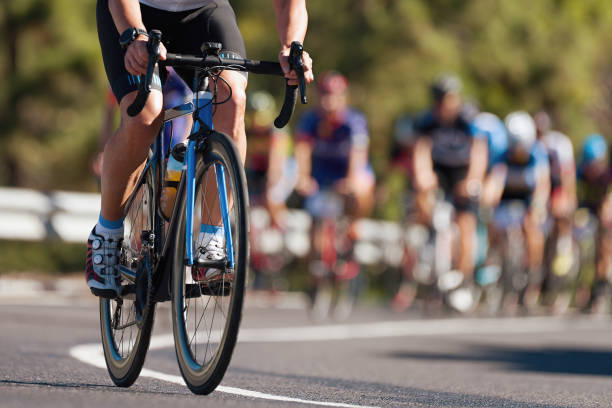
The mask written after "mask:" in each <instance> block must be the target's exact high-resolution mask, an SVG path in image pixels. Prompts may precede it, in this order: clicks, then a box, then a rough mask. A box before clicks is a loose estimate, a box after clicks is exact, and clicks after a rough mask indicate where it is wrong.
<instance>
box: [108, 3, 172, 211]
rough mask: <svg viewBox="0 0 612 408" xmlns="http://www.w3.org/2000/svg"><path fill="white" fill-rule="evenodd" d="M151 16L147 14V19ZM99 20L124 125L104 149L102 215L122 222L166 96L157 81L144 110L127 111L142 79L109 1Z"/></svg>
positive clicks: (154, 133) (144, 14) (112, 86)
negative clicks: (129, 62)
mask: <svg viewBox="0 0 612 408" xmlns="http://www.w3.org/2000/svg"><path fill="white" fill-rule="evenodd" d="M148 18H149V16H148V15H147V14H146V13H143V19H144V20H147V19H148ZM96 20H97V26H98V38H99V40H100V48H101V51H102V58H103V60H104V68H105V70H106V76H107V78H108V80H109V82H110V85H111V88H112V90H113V93H114V94H115V98H116V99H117V101H118V102H119V108H120V111H121V124H120V125H119V128H118V129H117V131H116V132H115V133H114V134H113V136H112V137H111V138H110V140H109V141H108V142H107V143H106V146H105V149H104V158H103V162H104V163H105V164H104V165H103V168H102V211H101V215H102V219H104V220H108V221H111V222H119V221H120V220H121V217H122V216H123V214H122V204H123V203H124V200H125V198H126V196H128V195H129V193H130V191H131V189H130V188H129V186H130V179H131V178H133V177H134V174H135V173H136V171H137V170H138V167H139V166H140V165H141V164H142V162H143V161H144V159H145V158H146V155H147V151H148V149H149V146H150V145H151V143H152V141H153V140H154V138H155V135H156V133H157V131H158V130H159V125H160V123H159V121H160V114H161V110H162V95H161V87H160V81H153V90H154V92H152V93H151V96H150V97H149V100H148V101H147V105H146V106H145V108H144V110H143V111H142V113H141V114H139V115H138V116H136V117H134V118H131V117H129V116H128V115H127V114H126V110H127V107H128V106H129V105H130V104H131V102H132V101H133V100H134V98H135V95H136V90H137V89H138V85H139V79H138V78H137V77H135V76H134V75H131V74H129V73H128V72H127V70H126V69H125V62H124V55H125V52H124V51H123V50H122V48H121V46H120V45H119V33H118V32H117V28H116V27H115V24H114V22H113V18H112V16H111V14H110V11H109V7H108V0H98V3H97V9H96ZM147 22H148V21H145V24H146V23H147ZM136 176H137V174H136Z"/></svg>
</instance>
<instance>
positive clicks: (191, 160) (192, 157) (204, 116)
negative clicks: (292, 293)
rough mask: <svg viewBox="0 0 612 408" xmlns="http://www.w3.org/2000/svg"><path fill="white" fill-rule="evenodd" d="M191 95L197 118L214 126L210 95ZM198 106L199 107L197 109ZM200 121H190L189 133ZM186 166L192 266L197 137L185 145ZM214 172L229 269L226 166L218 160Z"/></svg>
mask: <svg viewBox="0 0 612 408" xmlns="http://www.w3.org/2000/svg"><path fill="white" fill-rule="evenodd" d="M196 95H197V96H196V97H195V98H194V102H195V109H196V112H198V119H199V120H200V121H202V123H204V125H205V126H207V127H208V128H209V129H211V130H212V129H213V121H212V94H211V93H210V92H208V91H200V92H198V93H197V94H196ZM200 106H201V108H200ZM199 120H197V119H196V120H194V121H193V128H192V131H191V134H192V135H194V134H195V133H197V132H198V131H199V130H200V123H199ZM185 160H186V167H187V182H186V187H187V203H186V211H187V219H186V225H185V243H186V247H187V254H186V255H187V266H193V264H194V245H193V231H194V228H193V227H194V219H193V214H194V210H195V183H196V179H195V178H196V174H195V166H196V140H193V139H190V140H189V143H188V144H187V152H186V155H185ZM214 169H215V175H216V182H217V183H216V184H217V192H218V194H219V205H220V209H221V217H222V221H223V229H224V232H225V242H226V252H227V261H228V266H229V268H233V267H234V248H233V246H234V244H233V240H232V230H231V222H230V219H229V203H228V198H227V183H226V182H225V168H224V166H223V165H222V164H220V163H215V167H214Z"/></svg>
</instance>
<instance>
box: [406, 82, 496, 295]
mask: <svg viewBox="0 0 612 408" xmlns="http://www.w3.org/2000/svg"><path fill="white" fill-rule="evenodd" d="M460 90H461V82H460V80H459V79H458V78H457V77H455V76H442V77H440V78H438V79H437V80H436V81H435V82H434V83H433V85H432V87H431V91H432V96H433V100H434V106H433V108H431V110H429V111H428V112H427V113H425V115H424V116H422V117H421V118H420V119H419V120H418V121H417V123H416V126H415V128H416V131H417V132H418V133H419V138H418V140H417V142H416V145H415V148H414V186H415V190H416V193H417V196H416V206H417V212H418V213H419V218H420V222H422V223H424V224H426V225H431V223H432V209H433V208H434V205H433V204H434V203H435V199H436V198H435V192H436V190H437V189H438V188H440V189H441V190H443V191H444V193H445V195H446V197H447V198H449V199H451V200H452V203H453V205H454V207H455V209H456V211H457V225H458V227H459V232H460V237H459V244H460V245H459V257H458V259H456V262H455V263H456V266H457V268H458V269H459V271H461V273H462V275H463V280H464V282H466V284H467V282H468V281H467V280H466V279H471V276H472V273H473V269H474V255H473V254H474V244H475V239H474V235H475V234H474V233H475V229H476V212H477V211H478V197H479V195H480V191H481V187H482V181H483V178H484V175H485V172H486V169H487V140H486V138H485V135H484V134H483V133H481V132H478V131H477V130H476V128H475V127H474V126H473V125H472V124H471V121H472V119H473V118H472V117H471V115H470V114H469V113H468V112H467V111H466V110H464V105H463V101H462V97H461V94H460ZM469 111H472V109H470V110H469ZM459 284H460V283H459ZM455 286H456V285H455ZM448 289H452V288H448Z"/></svg>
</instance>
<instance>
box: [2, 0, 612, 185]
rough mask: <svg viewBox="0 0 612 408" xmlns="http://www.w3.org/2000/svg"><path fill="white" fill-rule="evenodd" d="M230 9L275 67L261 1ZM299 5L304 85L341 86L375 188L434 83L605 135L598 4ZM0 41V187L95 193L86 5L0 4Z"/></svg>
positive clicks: (98, 91) (609, 36) (98, 100)
mask: <svg viewBox="0 0 612 408" xmlns="http://www.w3.org/2000/svg"><path fill="white" fill-rule="evenodd" d="M231 3H232V4H233V5H234V7H235V9H236V14H237V15H238V18H239V24H240V27H241V29H242V32H243V35H244V37H245V40H246V43H247V49H248V52H249V56H250V57H253V58H259V59H275V58H276V53H277V52H278V45H279V44H278V39H277V37H276V31H275V25H274V13H273V7H272V2H271V1H265V0H257V1H255V0H232V1H231ZM307 5H308V9H309V14H310V24H309V32H308V36H307V39H306V42H305V46H306V49H307V50H308V51H309V52H310V53H311V55H312V56H313V59H314V61H315V62H314V64H315V73H318V72H322V71H323V70H326V69H337V70H340V71H342V72H344V73H345V74H346V75H347V76H348V77H349V79H350V80H351V83H352V101H353V103H354V104H355V105H356V106H357V107H359V108H360V109H362V110H363V111H364V112H365V113H366V115H367V116H368V118H369V119H370V122H371V129H372V140H373V143H372V156H373V159H374V164H375V168H376V171H377V173H378V177H379V180H384V179H385V178H386V176H387V174H388V172H387V157H388V148H389V144H390V140H391V137H392V134H391V132H392V130H391V129H392V124H393V121H394V119H395V118H396V117H397V116H398V115H400V114H402V113H404V112H415V111H418V110H420V109H423V108H424V107H425V106H426V105H427V103H428V92H427V84H428V82H429V81H430V80H431V79H432V78H433V77H434V76H436V75H437V74H440V73H442V72H447V71H455V72H457V73H459V74H460V75H461V77H462V78H463V79H464V81H465V84H466V92H467V94H468V95H470V96H471V97H473V98H475V99H476V100H478V101H479V102H480V104H481V106H482V107H483V108H484V109H486V110H490V111H493V112H495V113H498V114H500V115H504V114H506V113H508V112H509V111H511V110H514V109H519V108H523V109H527V110H530V111H534V110H536V109H538V108H540V107H544V108H547V109H549V110H550V111H551V112H552V114H553V117H554V119H555V122H556V125H557V128H560V129H561V130H563V131H565V132H567V133H568V134H569V135H570V137H572V139H573V140H574V141H575V142H579V141H580V140H581V139H582V138H583V137H584V135H586V134H587V132H591V131H596V130H599V131H602V132H604V133H605V134H607V135H610V134H612V120H611V118H612V111H611V108H610V107H611V106H612V93H611V89H612V58H611V55H610V51H609V50H610V48H611V47H610V44H611V40H612V29H611V27H612V3H611V2H610V1H609V0H588V1H577V0H538V1H533V0H512V1H504V0H334V1H309V2H308V4H307ZM149 28H154V27H149ZM0 33H1V37H0V75H1V76H2V78H3V81H2V85H1V86H0V185H11V186H26V187H33V188H39V189H56V188H59V189H68V190H95V189H96V188H97V183H96V182H95V180H94V179H93V177H92V176H91V175H90V170H89V166H90V165H89V162H90V159H91V157H92V155H93V153H94V152H95V151H96V149H97V144H98V140H97V139H98V134H99V130H100V127H101V120H102V106H103V101H104V96H103V95H104V91H105V88H106V78H105V76H104V70H103V67H102V61H101V56H100V52H99V46H98V41H97V33H96V23H95V0H79V1H74V0H53V1H48V0H5V1H3V2H1V3H0ZM250 87H251V89H256V88H266V89H268V90H270V91H271V92H273V93H274V94H276V95H278V96H279V99H280V96H281V93H282V83H281V82H279V81H277V80H275V79H271V78H256V77H255V76H254V75H253V76H251V84H250ZM310 94H311V96H314V94H315V92H314V87H311V88H310ZM311 99H313V98H311Z"/></svg>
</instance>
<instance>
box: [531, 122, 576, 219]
mask: <svg viewBox="0 0 612 408" xmlns="http://www.w3.org/2000/svg"><path fill="white" fill-rule="evenodd" d="M534 120H535V123H536V130H537V138H538V140H540V141H541V142H542V143H543V144H544V147H546V151H547V153H548V160H549V162H550V183H551V185H550V187H551V197H550V199H551V203H550V210H551V215H552V216H553V217H554V218H555V219H561V218H567V217H568V216H571V214H572V213H573V211H574V210H575V209H576V164H575V162H574V148H573V146H572V141H571V140H570V139H569V137H567V136H566V135H564V134H563V133H561V132H558V131H556V130H551V125H550V123H551V121H550V116H549V115H548V114H547V113H546V112H544V111H540V112H538V113H537V114H536V115H535V116H534Z"/></svg>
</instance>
